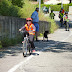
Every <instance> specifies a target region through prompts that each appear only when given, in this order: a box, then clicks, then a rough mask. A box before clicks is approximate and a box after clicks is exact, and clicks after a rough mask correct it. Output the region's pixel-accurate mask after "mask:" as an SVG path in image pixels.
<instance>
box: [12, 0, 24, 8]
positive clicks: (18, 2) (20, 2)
mask: <svg viewBox="0 0 72 72" xmlns="http://www.w3.org/2000/svg"><path fill="white" fill-rule="evenodd" d="M12 4H13V5H17V6H18V7H22V6H23V4H24V2H23V0H12Z"/></svg>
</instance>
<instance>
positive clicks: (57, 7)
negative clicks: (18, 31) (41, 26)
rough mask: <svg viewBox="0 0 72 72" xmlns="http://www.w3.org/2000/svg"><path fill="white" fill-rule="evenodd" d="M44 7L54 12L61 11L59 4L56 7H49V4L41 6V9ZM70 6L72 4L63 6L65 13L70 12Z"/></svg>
mask: <svg viewBox="0 0 72 72" xmlns="http://www.w3.org/2000/svg"><path fill="white" fill-rule="evenodd" d="M43 6H46V7H47V8H49V7H51V10H53V11H60V9H61V5H60V3H59V4H56V5H49V4H48V5H45V4H41V8H42V7H43ZM69 6H72V3H71V4H63V7H64V10H65V11H69ZM37 7H38V5H37Z"/></svg>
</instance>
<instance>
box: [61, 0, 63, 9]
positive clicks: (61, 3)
mask: <svg viewBox="0 0 72 72" xmlns="http://www.w3.org/2000/svg"><path fill="white" fill-rule="evenodd" d="M62 7H63V0H61V8H62Z"/></svg>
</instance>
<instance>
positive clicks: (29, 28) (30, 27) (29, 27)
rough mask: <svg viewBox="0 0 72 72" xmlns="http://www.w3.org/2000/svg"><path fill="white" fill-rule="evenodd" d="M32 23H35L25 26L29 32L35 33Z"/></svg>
mask: <svg viewBox="0 0 72 72" xmlns="http://www.w3.org/2000/svg"><path fill="white" fill-rule="evenodd" d="M32 25H34V24H30V26H28V25H27V24H25V28H26V30H27V31H28V33H29V34H32V35H35V31H33V27H32Z"/></svg>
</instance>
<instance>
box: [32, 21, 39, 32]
mask: <svg viewBox="0 0 72 72" xmlns="http://www.w3.org/2000/svg"><path fill="white" fill-rule="evenodd" d="M33 24H34V26H35V27H36V32H38V31H39V24H38V23H37V22H33Z"/></svg>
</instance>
